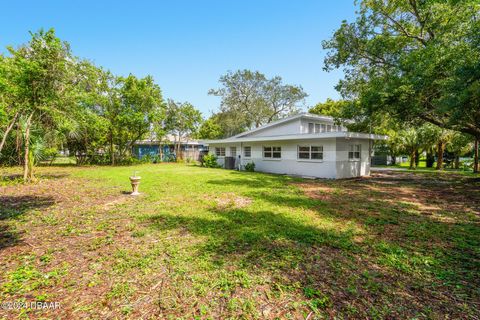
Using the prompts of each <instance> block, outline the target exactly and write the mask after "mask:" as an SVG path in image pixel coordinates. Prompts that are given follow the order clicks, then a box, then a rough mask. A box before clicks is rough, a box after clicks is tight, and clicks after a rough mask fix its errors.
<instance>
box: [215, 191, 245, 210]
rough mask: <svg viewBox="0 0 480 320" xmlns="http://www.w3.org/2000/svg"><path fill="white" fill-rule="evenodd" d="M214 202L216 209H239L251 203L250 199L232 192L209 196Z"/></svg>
mask: <svg viewBox="0 0 480 320" xmlns="http://www.w3.org/2000/svg"><path fill="white" fill-rule="evenodd" d="M209 198H210V199H212V200H213V201H215V203H216V207H217V208H218V209H222V210H224V209H227V208H228V209H240V208H244V207H246V206H248V205H250V204H251V203H252V199H250V198H247V197H243V196H239V195H237V194H235V193H233V192H227V193H222V194H219V195H216V196H213V197H209Z"/></svg>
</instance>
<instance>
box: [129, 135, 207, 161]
mask: <svg viewBox="0 0 480 320" xmlns="http://www.w3.org/2000/svg"><path fill="white" fill-rule="evenodd" d="M207 151H208V147H205V146H204V145H203V144H201V143H200V142H199V141H198V140H190V139H188V138H182V139H181V141H180V154H178V155H177V154H175V137H173V136H170V135H169V136H167V137H166V139H165V140H163V141H156V140H141V141H138V142H136V143H135V144H134V145H133V147H132V153H133V154H134V155H135V156H136V157H137V158H138V159H142V158H144V157H147V156H149V157H152V158H154V157H159V159H161V161H175V160H176V159H177V158H180V159H191V160H196V161H197V160H200V156H201V155H203V154H206V153H207Z"/></svg>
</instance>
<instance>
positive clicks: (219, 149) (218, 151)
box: [215, 147, 225, 157]
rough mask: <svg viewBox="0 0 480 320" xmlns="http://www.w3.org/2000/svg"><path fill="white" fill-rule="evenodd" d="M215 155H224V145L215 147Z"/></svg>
mask: <svg viewBox="0 0 480 320" xmlns="http://www.w3.org/2000/svg"><path fill="white" fill-rule="evenodd" d="M215 155H216V156H217V157H225V147H215Z"/></svg>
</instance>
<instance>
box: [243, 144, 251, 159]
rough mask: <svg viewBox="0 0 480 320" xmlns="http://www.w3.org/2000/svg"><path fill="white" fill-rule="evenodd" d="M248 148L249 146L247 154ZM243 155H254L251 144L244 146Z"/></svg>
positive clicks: (247, 156)
mask: <svg viewBox="0 0 480 320" xmlns="http://www.w3.org/2000/svg"><path fill="white" fill-rule="evenodd" d="M247 148H248V155H247ZM243 157H244V158H247V159H249V158H251V157H252V147H251V146H245V147H243Z"/></svg>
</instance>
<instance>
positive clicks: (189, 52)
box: [0, 0, 355, 116]
mask: <svg viewBox="0 0 480 320" xmlns="http://www.w3.org/2000/svg"><path fill="white" fill-rule="evenodd" d="M2 7H3V8H2V12H0V30H2V32H1V33H0V47H1V50H2V52H4V51H5V50H4V48H5V46H7V45H18V44H21V43H24V42H26V41H28V39H29V34H28V31H36V30H38V29H40V28H44V29H48V28H52V27H53V28H54V29H55V30H56V32H57V35H58V36H59V37H60V38H61V39H62V40H66V41H68V42H69V43H70V44H71V46H72V49H73V52H74V54H75V55H77V56H79V57H82V58H87V59H89V60H91V61H93V62H94V63H95V64H97V65H99V66H103V67H105V68H107V69H109V70H111V71H112V72H114V73H115V74H119V75H128V74H129V73H133V74H135V75H137V76H144V75H147V74H151V75H152V76H153V77H154V78H155V80H156V82H157V83H158V84H159V85H160V87H161V88H162V91H163V94H164V97H165V98H172V99H174V100H177V101H189V102H191V103H192V104H194V105H195V106H196V107H198V108H199V109H200V110H201V111H202V113H203V114H204V115H205V116H208V115H209V114H210V112H211V111H216V110H218V107H219V105H220V99H219V98H217V97H212V96H208V94H207V92H208V90H209V89H211V88H217V87H218V86H219V84H218V79H219V77H220V76H221V75H222V74H224V73H225V72H226V71H228V70H233V71H234V70H237V69H250V70H258V71H260V72H262V73H264V74H266V75H267V76H269V77H271V76H274V75H279V76H281V77H282V78H283V79H284V82H285V83H289V84H296V85H301V86H302V87H303V88H304V90H305V91H306V92H307V93H308V95H309V97H308V98H307V101H306V102H307V105H314V104H315V103H317V102H319V101H324V100H325V99H326V98H329V97H331V98H338V94H337V92H336V91H335V89H334V86H335V84H336V83H337V81H338V80H339V79H340V78H341V76H342V73H341V72H340V71H336V72H330V73H327V72H324V71H323V70H322V66H323V58H324V55H325V52H324V51H323V50H322V46H321V42H322V40H324V39H328V38H329V37H330V36H331V35H332V33H333V32H334V31H335V29H336V28H338V27H339V25H340V23H341V21H342V20H344V19H346V20H352V19H353V17H354V12H355V7H354V4H353V0H316V1H315V0H312V1H307V0H305V1H301V0H298V1H294V0H291V1H282V0H277V1H274V0H257V1H253V0H243V1H240V0H238V1H232V0H230V1H229V0H224V1H210V0H204V1H194V0H191V1H128V2H127V1H101V0H97V1H86V0H84V1H73V0H72V1H10V2H8V4H7V3H4V4H3V6H2Z"/></svg>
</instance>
